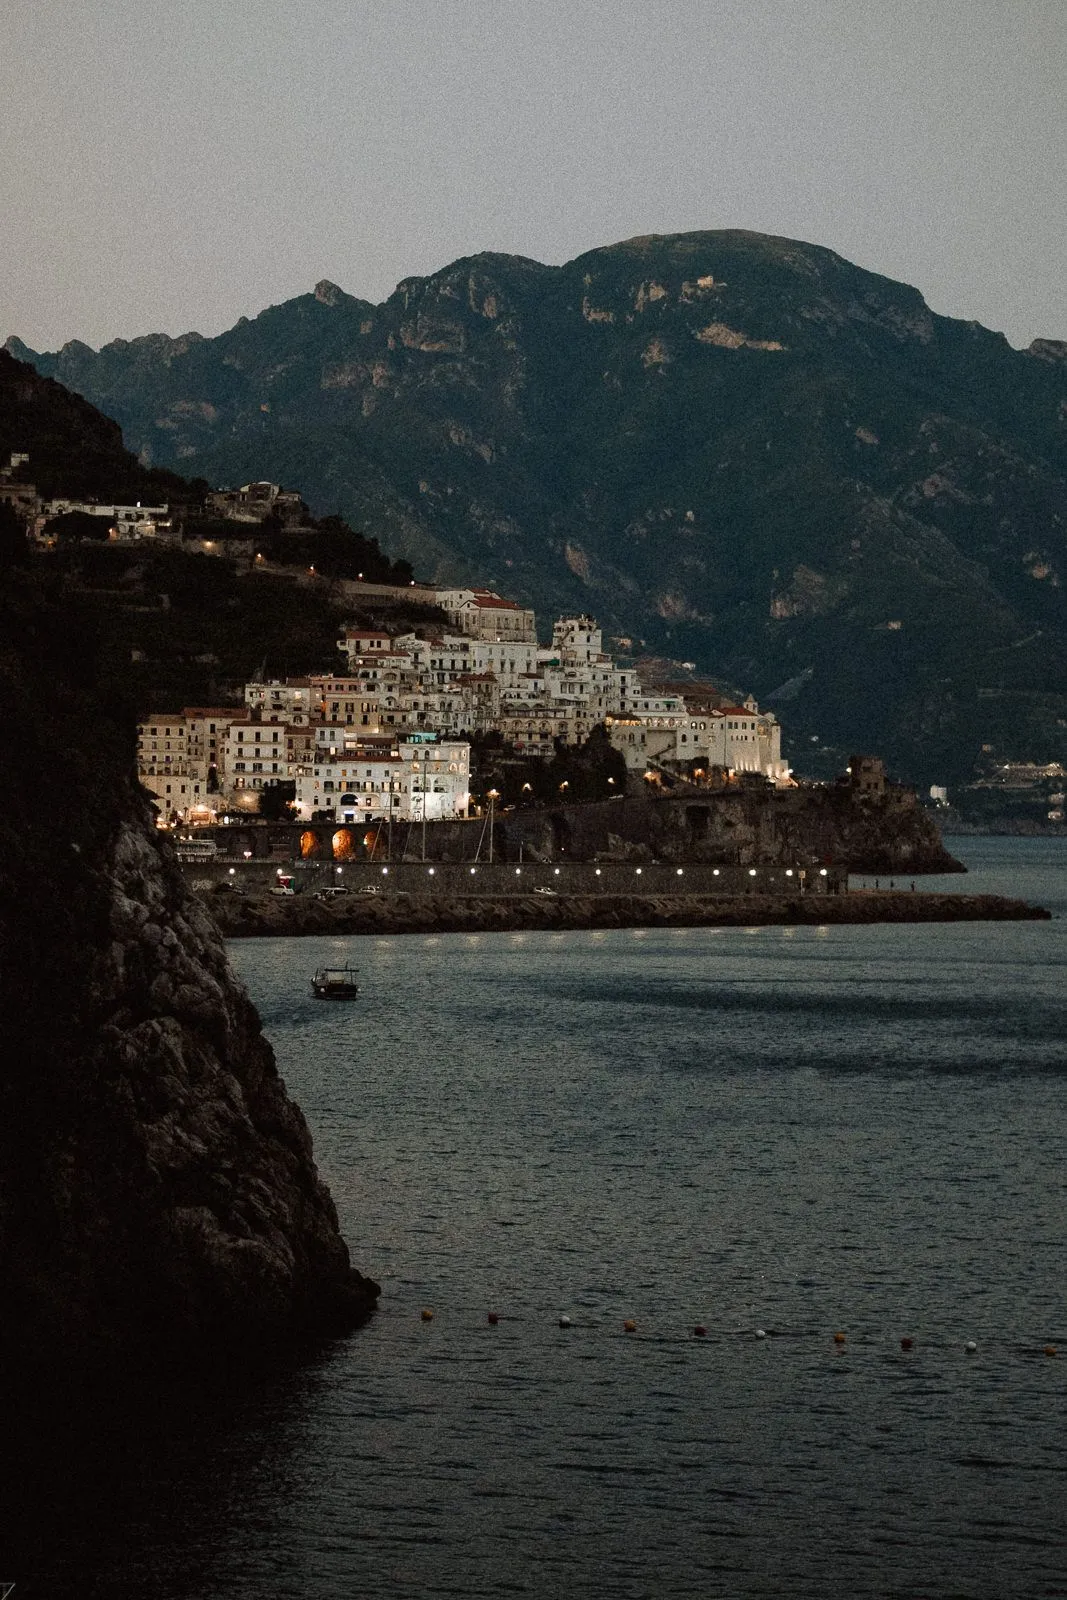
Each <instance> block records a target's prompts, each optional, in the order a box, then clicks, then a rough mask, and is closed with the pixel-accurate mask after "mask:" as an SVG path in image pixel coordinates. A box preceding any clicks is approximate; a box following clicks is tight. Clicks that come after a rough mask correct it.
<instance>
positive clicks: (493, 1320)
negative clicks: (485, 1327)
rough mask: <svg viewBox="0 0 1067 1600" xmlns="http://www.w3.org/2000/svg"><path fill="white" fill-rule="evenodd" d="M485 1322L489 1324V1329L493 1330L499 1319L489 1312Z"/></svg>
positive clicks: (492, 1312)
mask: <svg viewBox="0 0 1067 1600" xmlns="http://www.w3.org/2000/svg"><path fill="white" fill-rule="evenodd" d="M486 1321H487V1322H488V1323H489V1326H490V1327H491V1328H495V1327H496V1325H497V1323H498V1322H499V1321H500V1318H499V1317H498V1316H497V1314H496V1312H495V1311H490V1313H489V1315H488V1317H487V1318H486Z"/></svg>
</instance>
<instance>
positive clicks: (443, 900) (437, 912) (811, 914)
mask: <svg viewBox="0 0 1067 1600" xmlns="http://www.w3.org/2000/svg"><path fill="white" fill-rule="evenodd" d="M211 909H212V912H213V914H214V916H215V917H216V919H217V921H218V924H219V927H220V929H221V930H222V932H223V933H224V934H226V935H227V937H229V938H257V937H274V938H278V937H283V938H298V937H302V936H306V935H318V936H322V935H329V934H400V933H505V932H511V931H517V930H523V929H545V930H557V931H561V930H564V929H579V928H641V927H648V928H730V927H758V926H773V925H781V926H809V927H811V926H833V925H842V924H846V925H847V924H852V925H862V924H869V923H879V922H1005V921H1006V922H1019V921H1047V920H1048V918H1049V913H1048V912H1047V911H1045V910H1043V909H1042V908H1041V907H1038V906H1030V905H1027V904H1026V903H1025V902H1023V901H1021V900H1009V899H1005V898H1003V897H1002V896H998V895H965V894H959V895H957V894H919V893H915V894H912V893H910V892H908V891H904V892H901V893H888V892H887V893H884V894H878V893H870V892H865V893H861V894H851V895H850V894H842V895H800V894H793V895H761V894H753V895H716V896H700V895H686V896H679V895H675V896H670V895H658V896H637V895H595V896H594V895H569V894H561V895H554V896H540V895H533V894H531V895H510V896H508V897H506V898H498V899H497V898H492V897H490V896H479V897H475V896H470V897H468V898H466V899H451V898H448V897H445V896H436V895H418V896H416V895H404V894H402V895H396V896H393V897H389V898H386V897H385V896H380V897H379V896H373V897H371V896H368V897H366V898H365V899H364V898H362V897H359V898H356V897H353V899H352V900H351V901H349V900H341V901H338V902H334V903H333V904H329V903H324V902H322V901H318V900H314V899H312V898H311V897H310V896H308V897H304V896H300V895H297V896H295V897H293V898H292V899H284V898H275V897H273V896H248V897H246V896H241V895H218V896H212V906H211Z"/></svg>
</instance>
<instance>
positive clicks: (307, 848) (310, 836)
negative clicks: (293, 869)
mask: <svg viewBox="0 0 1067 1600" xmlns="http://www.w3.org/2000/svg"><path fill="white" fill-rule="evenodd" d="M300 854H301V856H302V858H303V859H304V860H305V861H307V860H308V859H309V857H311V856H317V855H321V854H322V844H321V842H320V840H319V836H318V834H317V833H312V832H311V829H310V828H309V829H308V830H307V832H306V833H302V834H301V835H300Z"/></svg>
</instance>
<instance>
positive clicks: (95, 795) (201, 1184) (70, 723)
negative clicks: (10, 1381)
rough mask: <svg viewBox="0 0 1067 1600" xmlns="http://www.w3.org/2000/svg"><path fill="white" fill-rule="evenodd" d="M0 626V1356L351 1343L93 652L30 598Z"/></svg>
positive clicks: (341, 1294) (362, 1284)
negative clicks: (99, 700)
mask: <svg viewBox="0 0 1067 1600" xmlns="http://www.w3.org/2000/svg"><path fill="white" fill-rule="evenodd" d="M3 612H4V615H3V622H4V633H3V638H4V648H3V652H2V655H0V699H2V713H0V721H2V728H0V736H2V739H3V744H4V748H5V752H7V754H8V755H9V757H10V760H9V761H8V762H7V766H8V772H9V779H10V788H9V790H8V800H7V812H6V815H5V817H4V819H3V820H2V822H0V861H2V862H3V868H4V879H5V883H4V897H3V902H2V911H0V1003H2V1007H3V1016H4V1018H5V1036H6V1042H7V1046H8V1048H7V1049H6V1050H5V1063H4V1066H3V1069H2V1071H0V1281H2V1282H3V1284H4V1309H3V1316H2V1317H0V1353H2V1355H3V1357H4V1358H5V1359H7V1360H9V1361H12V1360H16V1361H21V1360H24V1359H28V1358H38V1359H45V1360H53V1361H55V1360H61V1361H63V1362H68V1363H69V1362H72V1361H73V1362H78V1361H82V1360H84V1361H90V1362H93V1361H98V1360H101V1359H116V1358H123V1359H137V1358H143V1357H145V1356H149V1355H151V1356H155V1355H157V1354H158V1353H159V1352H161V1351H166V1352H167V1353H168V1354H170V1355H173V1356H175V1357H180V1358H188V1359H190V1360H197V1359H200V1358H203V1357H205V1356H208V1355H212V1354H216V1353H218V1352H220V1351H223V1350H241V1351H242V1352H245V1353H252V1352H254V1351H256V1350H262V1349H263V1348H264V1347H267V1346H270V1345H276V1344H278V1343H279V1342H284V1341H286V1340H288V1339H290V1338H292V1337H293V1336H294V1335H298V1334H306V1333H320V1332H324V1331H337V1330H340V1329H343V1328H345V1327H350V1326H353V1325H354V1324H355V1323H357V1322H358V1321H359V1320H361V1319H363V1318H365V1317H366V1316H368V1315H369V1314H370V1312H371V1310H372V1309H373V1306H374V1301H375V1296H376V1293H377V1286H376V1285H375V1284H373V1283H372V1282H371V1281H370V1280H368V1279H365V1278H363V1277H361V1275H360V1274H359V1273H357V1272H355V1271H353V1269H352V1268H351V1266H350V1264H349V1257H348V1250H347V1247H346V1245H345V1243H344V1241H343V1239H342V1238H341V1236H340V1233H339V1231H338V1226H337V1218H336V1214H335V1211H334V1207H333V1204H332V1201H331V1199H330V1196H329V1194H328V1193H327V1191H326V1189H325V1188H324V1186H323V1184H322V1183H321V1181H320V1179H319V1177H318V1175H317V1173H316V1169H315V1165H314V1161H313V1158H312V1151H311V1140H310V1136H309V1133H308V1129H307V1126H306V1124H305V1122H304V1119H303V1117H302V1115H301V1113H300V1111H299V1109H298V1108H297V1107H296V1106H295V1105H294V1104H293V1103H292V1101H290V1100H289V1098H288V1096H287V1095H286V1092H285V1087H284V1084H283V1083H282V1081H281V1079H280V1077H279V1075H278V1072H277V1068H276V1066H275V1062H274V1058H273V1054H272V1052H271V1048H270V1045H269V1044H268V1043H267V1041H266V1039H265V1038H264V1037H263V1034H262V1032H261V1029H260V1025H259V1021H258V1018H257V1016H256V1013H255V1010H254V1008H253V1006H252V1005H251V1002H250V1001H249V999H248V997H247V995H246V994H245V992H244V990H243V989H242V987H241V985H240V984H239V983H238V982H237V980H236V979H235V977H234V975H233V974H232V973H231V971H230V969H229V967H228V965H227V961H226V953H225V948H224V945H223V943H222V940H221V936H220V934H219V932H218V930H217V928H216V927H215V925H214V923H213V922H212V921H211V919H210V918H209V916H208V915H207V913H206V912H205V911H204V909H203V908H202V907H201V906H200V904H199V903H198V902H197V901H196V900H195V899H194V898H192V897H191V896H190V894H189V893H188V892H187V890H186V888H185V885H184V882H183V880H182V877H181V874H180V872H179V870H178V868H177V866H176V864H175V862H174V860H173V858H172V854H171V849H170V846H169V844H168V843H167V841H165V840H163V839H161V838H160V836H159V835H158V834H157V832H156V830H155V827H154V823H153V817H152V813H151V811H150V809H149V806H148V804H147V801H146V800H145V798H144V797H143V795H142V794H141V791H140V790H139V789H138V788H137V786H136V784H135V782H134V781H133V779H132V776H131V773H130V760H129V756H130V743H129V730H128V729H127V728H125V727H123V726H122V724H121V721H120V720H118V719H117V718H116V717H115V716H113V715H109V713H108V710H107V708H106V707H101V706H100V705H98V704H94V702H93V699H92V675H93V639H92V637H91V635H90V634H88V633H86V634H83V633H81V631H80V628H79V623H78V619H77V618H76V617H73V616H71V615H69V614H68V613H67V612H65V611H64V610H63V609H62V608H58V607H56V606H54V605H52V604H50V603H49V602H48V599H47V597H43V596H42V595H41V593H40V590H39V588H37V587H36V586H35V585H34V583H33V582H32V581H30V580H25V581H24V580H20V579H16V580H15V581H13V582H12V584H11V585H10V586H9V588H8V591H7V593H6V595H5V597H4V600H3ZM57 772H58V773H59V774H61V776H60V778H59V780H58V782H57V780H56V778H55V777H53V776H52V774H53V773H57ZM49 790H51V791H52V794H53V799H52V800H51V801H50V800H49V794H48V791H49ZM16 813H17V814H16ZM36 819H40V820H36Z"/></svg>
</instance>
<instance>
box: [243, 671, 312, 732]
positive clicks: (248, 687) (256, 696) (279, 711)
mask: <svg viewBox="0 0 1067 1600" xmlns="http://www.w3.org/2000/svg"><path fill="white" fill-rule="evenodd" d="M245 705H246V706H247V707H248V709H249V711H250V712H251V713H252V715H253V716H258V717H260V718H266V719H268V720H271V721H278V722H310V720H311V712H312V680H311V679H310V678H286V679H285V680H284V681H279V680H278V679H277V678H272V679H271V680H270V682H269V683H246V684H245Z"/></svg>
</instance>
